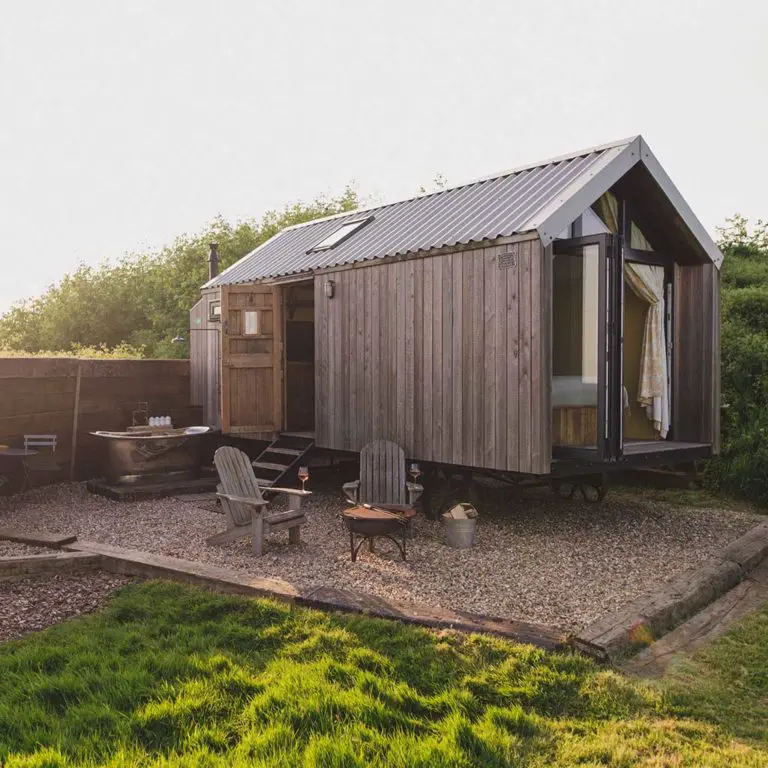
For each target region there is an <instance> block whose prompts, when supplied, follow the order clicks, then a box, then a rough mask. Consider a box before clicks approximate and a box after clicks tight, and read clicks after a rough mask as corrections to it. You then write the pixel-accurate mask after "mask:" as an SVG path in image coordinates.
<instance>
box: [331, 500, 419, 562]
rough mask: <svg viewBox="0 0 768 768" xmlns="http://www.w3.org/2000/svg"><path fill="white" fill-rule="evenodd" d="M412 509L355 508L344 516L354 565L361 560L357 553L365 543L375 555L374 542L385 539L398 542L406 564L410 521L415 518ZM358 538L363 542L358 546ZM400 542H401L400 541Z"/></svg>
mask: <svg viewBox="0 0 768 768" xmlns="http://www.w3.org/2000/svg"><path fill="white" fill-rule="evenodd" d="M415 514H416V513H415V511H414V509H413V508H412V507H401V506H395V505H384V504H381V505H377V506H376V507H372V506H370V505H369V506H358V507H351V508H350V509H346V510H344V512H342V513H341V519H342V521H343V522H344V527H345V528H346V529H347V531H349V547H350V552H351V554H352V562H355V560H357V553H358V551H359V550H360V547H361V546H362V544H363V542H364V541H366V540H367V541H368V549H369V550H370V551H371V552H373V551H374V539H375V538H376V537H377V536H382V537H383V538H385V539H389V540H390V541H392V542H394V543H395V545H396V546H397V548H398V549H399V550H400V554H401V555H402V558H403V560H405V541H406V537H407V535H408V533H407V531H408V528H409V527H410V525H409V523H410V518H411V517H413V515H415ZM355 536H359V537H360V539H359V541H358V542H357V543H355ZM398 539H399V540H398Z"/></svg>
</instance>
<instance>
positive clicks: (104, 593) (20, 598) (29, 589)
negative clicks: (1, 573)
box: [0, 545, 131, 642]
mask: <svg viewBox="0 0 768 768" xmlns="http://www.w3.org/2000/svg"><path fill="white" fill-rule="evenodd" d="M20 546H23V545H20ZM130 581H131V579H129V578H126V577H125V576H117V575H116V574H113V573H107V572H105V571H91V572H89V573H81V574H66V575H61V576H36V577H34V578H29V579H20V580H18V581H0V642H4V641H6V640H13V639H15V638H19V637H22V635H25V634H26V633H27V632H36V631H38V630H41V629H45V628H46V627H50V626H51V625H52V624H57V623H58V622H60V621H63V620H64V619H69V618H71V617H72V616H79V615H80V614H81V613H89V612H91V611H95V610H96V609H97V608H99V607H100V606H101V605H102V604H103V603H104V601H105V600H106V599H107V598H108V597H109V596H110V595H111V594H112V592H113V591H114V590H115V589H117V588H118V587H121V586H123V585H124V584H127V583H129V582H130Z"/></svg>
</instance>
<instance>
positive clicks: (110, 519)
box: [0, 483, 760, 630]
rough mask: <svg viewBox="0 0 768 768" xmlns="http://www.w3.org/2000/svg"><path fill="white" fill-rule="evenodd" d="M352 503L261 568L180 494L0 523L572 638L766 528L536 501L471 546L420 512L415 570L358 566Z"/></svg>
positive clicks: (664, 511) (380, 553)
mask: <svg viewBox="0 0 768 768" xmlns="http://www.w3.org/2000/svg"><path fill="white" fill-rule="evenodd" d="M317 486H318V483H315V488H317ZM336 487H338V486H336ZM274 506H278V505H274ZM344 507H345V505H344V503H343V500H342V497H341V494H340V493H339V492H338V491H336V490H319V491H318V490H316V491H315V494H314V495H313V497H312V500H311V502H310V503H309V504H308V505H307V506H306V509H307V516H308V518H309V523H308V525H306V526H304V528H302V534H301V535H302V541H303V543H302V544H301V545H300V546H290V547H289V546H288V544H287V535H286V534H285V533H282V534H276V535H275V536H274V537H273V538H272V540H271V541H270V542H269V544H268V545H267V548H266V554H265V556H264V557H262V558H260V559H256V558H253V557H252V556H251V554H250V542H249V540H248V539H241V540H240V541H238V542H235V543H232V544H229V545H226V546H222V547H211V546H208V545H206V543H205V539H206V537H207V536H209V535H211V534H212V533H216V532H218V531H220V530H223V527H224V519H223V517H222V516H221V515H219V514H217V513H215V512H210V511H208V510H205V509H201V508H199V507H197V506H195V505H194V504H191V503H188V502H186V501H182V500H180V499H177V498H168V499H162V500H157V501H144V502H134V503H125V502H113V501H109V500H107V499H104V498H102V497H99V496H94V495H91V494H89V493H88V492H87V491H86V490H85V487H84V485H83V484H64V485H58V486H51V487H48V488H41V489H37V490H34V491H30V492H28V493H26V494H24V495H23V496H21V497H12V498H8V499H0V525H5V526H17V527H19V528H30V529H31V528H38V529H44V530H49V531H56V532H60V533H76V534H77V535H78V536H79V537H80V538H90V539H95V540H97V541H101V542H104V543H107V544H115V545H119V546H124V547H130V548H133V549H142V550H146V551H150V552H155V553H158V554H164V555H170V556H174V557H181V558H186V559H192V560H200V561H204V562H207V563H211V564H215V565H220V566H224V567H228V568H234V569H238V570H241V571H245V572H247V573H249V574H251V575H254V576H269V577H272V578H281V579H284V580H286V581H289V582H291V583H293V584H294V585H296V586H297V587H299V588H307V587H312V586H320V585H328V586H334V587H337V588H346V589H356V590H360V591H364V592H369V593H374V594H377V595H379V596H381V597H385V598H391V599H396V600H401V601H410V602H418V603H423V604H427V605H434V606H442V607H445V608H455V609H463V610H468V611H474V612H476V613H484V614H489V615H495V616H504V617H509V618H516V619H523V620H528V621H535V622H541V623H547V624H553V625H555V626H559V627H562V628H564V629H569V630H575V629H578V628H579V627H581V626H583V625H585V624H587V623H589V622H590V621H592V620H594V619H596V618H598V617H599V616H601V615H602V614H604V613H605V612H606V611H609V610H612V609H615V608H617V607H618V606H620V605H622V604H623V603H625V602H627V601H628V600H631V599H632V598H634V597H636V596H638V595H639V594H641V593H643V592H646V591H648V590H650V589H653V588H654V587H656V586H658V585H660V584H661V583H663V582H665V581H668V580H669V579H671V578H672V577H674V576H676V575H678V574H679V573H680V572H681V571H683V570H686V569H688V568H690V567H693V566H695V565H697V564H698V563H700V562H701V561H702V560H703V559H704V558H706V557H708V556H710V555H712V554H713V553H714V552H716V551H717V550H719V549H720V548H722V547H723V546H724V545H725V544H726V543H728V542H730V541H732V540H733V539H735V538H737V537H739V536H740V535H742V534H743V533H744V532H746V531H747V530H748V529H749V528H751V527H752V526H753V525H755V524H756V522H757V521H758V520H759V519H760V518H759V517H758V516H756V515H752V514H749V513H746V512H740V511H734V510H723V509H709V508H707V509H692V508H690V507H683V506H675V505H671V504H664V503H660V502H658V501H654V500H652V499H646V498H643V497H642V496H639V495H629V494H620V493H619V494H609V496H608V498H607V499H606V501H605V502H603V504H601V505H590V504H587V503H584V502H579V501H575V500H563V499H560V498H558V497H556V496H554V495H553V494H551V493H549V492H545V493H537V492H532V493H529V494H528V493H527V494H526V495H525V496H524V497H523V499H522V500H520V501H510V502H508V505H507V506H506V508H505V509H504V510H503V511H500V510H496V511H490V512H487V513H486V514H484V515H483V516H482V518H481V520H480V524H479V526H478V534H477V539H476V546H475V547H474V548H473V549H471V550H463V551H462V550H453V549H450V548H448V547H446V546H445V545H444V544H443V543H442V530H441V523H439V522H432V521H429V520H426V519H424V518H423V516H418V517H417V518H416V520H415V521H414V528H415V537H414V539H413V540H412V541H409V542H408V561H407V562H405V563H404V562H402V561H400V560H399V559H398V558H399V555H397V553H396V552H395V551H394V546H393V545H392V544H391V543H390V542H387V541H384V540H381V543H380V544H378V545H377V554H374V555H371V554H369V553H368V552H367V550H366V548H365V547H363V548H362V549H361V551H360V555H359V557H358V560H357V562H356V563H352V562H350V557H349V539H348V536H347V534H346V533H345V532H344V531H343V529H342V527H341V524H340V522H339V520H338V519H337V517H336V514H337V513H338V512H339V511H340V510H341V509H343V508H344Z"/></svg>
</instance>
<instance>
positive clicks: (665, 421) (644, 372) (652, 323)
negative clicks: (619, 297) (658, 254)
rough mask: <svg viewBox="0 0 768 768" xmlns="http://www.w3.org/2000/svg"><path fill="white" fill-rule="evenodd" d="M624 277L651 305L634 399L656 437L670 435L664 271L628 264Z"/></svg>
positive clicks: (625, 266) (646, 319) (635, 291)
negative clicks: (651, 424) (643, 407)
mask: <svg viewBox="0 0 768 768" xmlns="http://www.w3.org/2000/svg"><path fill="white" fill-rule="evenodd" d="M624 276H625V277H626V279H627V283H628V284H629V287H630V288H631V289H632V291H633V292H634V293H635V294H636V295H637V296H639V297H640V298H641V299H642V300H643V301H647V302H648V304H649V305H650V306H649V307H648V313H647V314H646V316H645V331H644V333H643V349H642V353H641V360H640V383H639V386H638V389H637V399H638V402H640V404H641V405H643V406H645V412H646V414H647V416H648V418H649V419H650V420H651V421H652V422H653V427H654V429H655V430H656V432H658V434H659V437H661V438H662V439H664V438H666V436H667V433H668V432H669V417H670V396H669V384H668V379H667V342H666V338H665V336H666V334H665V330H664V268H663V267H656V266H651V265H649V264H635V263H631V262H627V263H626V264H625V265H624Z"/></svg>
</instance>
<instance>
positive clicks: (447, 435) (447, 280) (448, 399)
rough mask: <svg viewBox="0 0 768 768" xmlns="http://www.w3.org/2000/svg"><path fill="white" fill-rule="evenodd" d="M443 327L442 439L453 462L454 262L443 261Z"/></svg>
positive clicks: (444, 454) (445, 458)
mask: <svg viewBox="0 0 768 768" xmlns="http://www.w3.org/2000/svg"><path fill="white" fill-rule="evenodd" d="M442 315H443V318H442V325H443V329H442V331H443V338H442V347H443V361H442V381H443V392H442V407H441V409H440V416H441V427H442V431H441V438H442V450H441V453H440V455H441V456H442V457H443V461H445V462H451V461H452V460H453V458H452V457H453V445H452V444H451V441H452V439H453V390H454V361H453V318H454V314H453V261H452V259H451V258H450V257H449V258H446V259H444V260H443V290H442Z"/></svg>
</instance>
